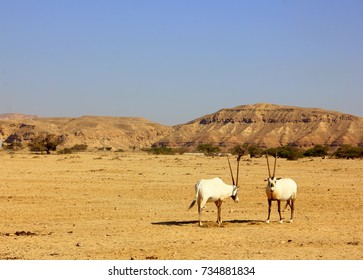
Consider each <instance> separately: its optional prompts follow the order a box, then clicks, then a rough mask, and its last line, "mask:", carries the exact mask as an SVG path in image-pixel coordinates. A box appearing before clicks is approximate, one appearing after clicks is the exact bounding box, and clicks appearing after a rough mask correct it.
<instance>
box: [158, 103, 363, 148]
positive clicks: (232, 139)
mask: <svg viewBox="0 0 363 280" xmlns="http://www.w3.org/2000/svg"><path fill="white" fill-rule="evenodd" d="M200 143H213V144H214V145H218V146H222V147H226V148H228V147H233V146H234V145H240V144H241V143H242V144H243V143H248V144H256V145H259V146H261V147H277V146H283V145H288V144H291V145H296V146H300V147H311V146H314V145H316V144H326V145H330V146H340V145H343V144H351V145H361V144H362V143H363V119H362V118H360V117H357V116H353V115H350V114H344V113H340V112H335V111H328V110H323V109H318V108H301V107H293V106H281V105H274V104H263V103H260V104H254V105H241V106H237V107H234V108H227V109H221V110H219V111H217V112H215V113H212V114H208V115H205V116H202V117H200V118H197V119H195V120H193V121H190V122H188V123H186V124H183V125H179V126H176V127H175V130H174V132H173V133H172V134H170V135H168V136H167V137H165V138H163V139H160V140H159V141H158V142H157V143H156V145H166V146H170V147H180V146H182V147H196V146H197V145H198V144H200Z"/></svg>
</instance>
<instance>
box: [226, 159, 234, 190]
mask: <svg viewBox="0 0 363 280" xmlns="http://www.w3.org/2000/svg"><path fill="white" fill-rule="evenodd" d="M227 160H228V166H229V171H230V172H231V177H232V184H233V186H235V184H234V177H233V172H232V167H231V163H230V162H229V157H228V156H227Z"/></svg>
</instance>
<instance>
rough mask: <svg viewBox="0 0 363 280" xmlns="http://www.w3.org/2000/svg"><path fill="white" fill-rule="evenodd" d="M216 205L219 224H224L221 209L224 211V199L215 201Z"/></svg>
mask: <svg viewBox="0 0 363 280" xmlns="http://www.w3.org/2000/svg"><path fill="white" fill-rule="evenodd" d="M215 204H216V206H217V223H218V224H219V225H221V224H222V218H221V211H222V200H217V201H216V202H215Z"/></svg>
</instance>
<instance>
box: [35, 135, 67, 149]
mask: <svg viewBox="0 0 363 280" xmlns="http://www.w3.org/2000/svg"><path fill="white" fill-rule="evenodd" d="M63 141H64V139H63V137H62V136H59V135H55V134H52V133H48V132H44V133H40V134H39V135H37V136H36V137H34V138H33V139H31V141H30V143H29V149H30V151H32V152H37V153H39V152H40V153H42V152H46V153H47V154H50V152H51V151H55V150H57V147H58V145H60V144H62V143H63Z"/></svg>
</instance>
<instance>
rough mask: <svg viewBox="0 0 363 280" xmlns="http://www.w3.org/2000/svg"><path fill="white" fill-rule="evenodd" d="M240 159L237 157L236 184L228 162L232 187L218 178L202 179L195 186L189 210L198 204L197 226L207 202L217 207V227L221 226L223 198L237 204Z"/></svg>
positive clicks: (200, 222)
mask: <svg viewBox="0 0 363 280" xmlns="http://www.w3.org/2000/svg"><path fill="white" fill-rule="evenodd" d="M240 159H241V155H239V156H238V157H237V162H238V163H237V178H236V183H235V181H234V177H233V172H232V168H231V164H230V162H229V158H228V157H227V160H228V165H229V170H230V172H231V176H232V185H227V184H226V183H224V182H223V181H222V180H221V179H220V178H214V179H202V180H200V181H198V182H197V183H196V184H195V198H194V200H193V202H192V203H191V204H190V206H189V209H188V210H190V209H191V208H192V207H193V206H194V205H195V203H196V202H197V203H198V214H199V225H200V226H202V221H201V215H202V209H203V208H204V206H205V204H206V203H207V202H214V203H215V204H216V206H217V209H218V212H217V223H218V224H219V225H221V224H222V219H221V207H222V202H223V200H224V199H225V198H227V197H231V198H232V199H233V200H234V201H235V202H238V201H239V199H238V196H237V193H238V188H239V187H238V175H239V162H240Z"/></svg>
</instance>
